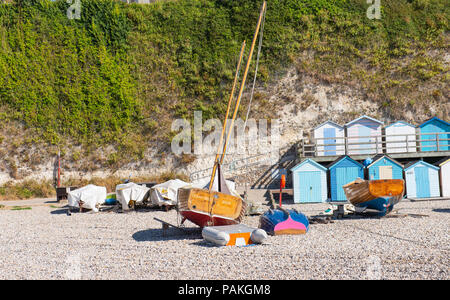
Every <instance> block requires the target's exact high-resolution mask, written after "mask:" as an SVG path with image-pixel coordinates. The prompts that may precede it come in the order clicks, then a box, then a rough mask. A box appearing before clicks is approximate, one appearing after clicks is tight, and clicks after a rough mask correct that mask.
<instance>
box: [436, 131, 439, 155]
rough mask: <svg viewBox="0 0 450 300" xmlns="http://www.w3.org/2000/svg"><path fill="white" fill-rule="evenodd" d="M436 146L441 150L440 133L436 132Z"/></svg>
mask: <svg viewBox="0 0 450 300" xmlns="http://www.w3.org/2000/svg"><path fill="white" fill-rule="evenodd" d="M436 147H437V151H438V152H439V133H436Z"/></svg>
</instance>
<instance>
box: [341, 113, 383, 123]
mask: <svg viewBox="0 0 450 300" xmlns="http://www.w3.org/2000/svg"><path fill="white" fill-rule="evenodd" d="M361 119H369V120H371V121H373V122H376V123H379V124H381V125H383V122H381V121H380V120H377V119H374V118H371V117H369V116H366V115H364V116H361V117H359V118H358V119H355V120H353V121H350V122H348V123H347V124H345V126H349V125H351V124H353V123H355V122H358V121H359V120H361Z"/></svg>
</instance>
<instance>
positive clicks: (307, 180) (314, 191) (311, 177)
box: [299, 171, 322, 202]
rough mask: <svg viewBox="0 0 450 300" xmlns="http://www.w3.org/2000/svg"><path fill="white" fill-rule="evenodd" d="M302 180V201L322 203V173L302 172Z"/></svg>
mask: <svg viewBox="0 0 450 300" xmlns="http://www.w3.org/2000/svg"><path fill="white" fill-rule="evenodd" d="M299 175H300V176H299V177H300V178H299V179H300V201H301V202H321V199H322V198H321V192H322V189H321V176H320V172H315V171H314V172H301V173H299Z"/></svg>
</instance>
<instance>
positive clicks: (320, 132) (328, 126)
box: [313, 120, 345, 156]
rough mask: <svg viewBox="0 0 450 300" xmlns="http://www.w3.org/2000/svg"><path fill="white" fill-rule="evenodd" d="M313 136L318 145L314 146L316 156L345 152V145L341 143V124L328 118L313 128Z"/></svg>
mask: <svg viewBox="0 0 450 300" xmlns="http://www.w3.org/2000/svg"><path fill="white" fill-rule="evenodd" d="M313 136H314V141H315V143H316V145H318V146H316V147H317V148H316V150H317V156H330V155H331V156H332V155H344V154H345V146H344V145H343V144H344V143H345V140H344V137H345V132H344V127H343V126H341V125H339V124H337V123H334V122H333V121H330V120H328V121H326V122H325V123H322V124H320V125H319V126H317V127H316V128H314V129H313ZM336 144H342V145H336Z"/></svg>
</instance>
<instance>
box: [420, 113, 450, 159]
mask: <svg viewBox="0 0 450 300" xmlns="http://www.w3.org/2000/svg"><path fill="white" fill-rule="evenodd" d="M419 130H420V139H421V140H430V141H424V142H420V147H421V150H422V151H438V146H439V151H448V150H450V147H449V145H450V141H442V139H450V133H449V132H450V123H448V122H446V121H444V120H441V119H439V118H437V117H433V118H431V119H429V120H427V121H425V122H424V123H422V124H421V125H419ZM441 132H446V133H445V134H437V133H441ZM436 138H438V139H439V140H440V141H439V145H438V144H437V142H436Z"/></svg>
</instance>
